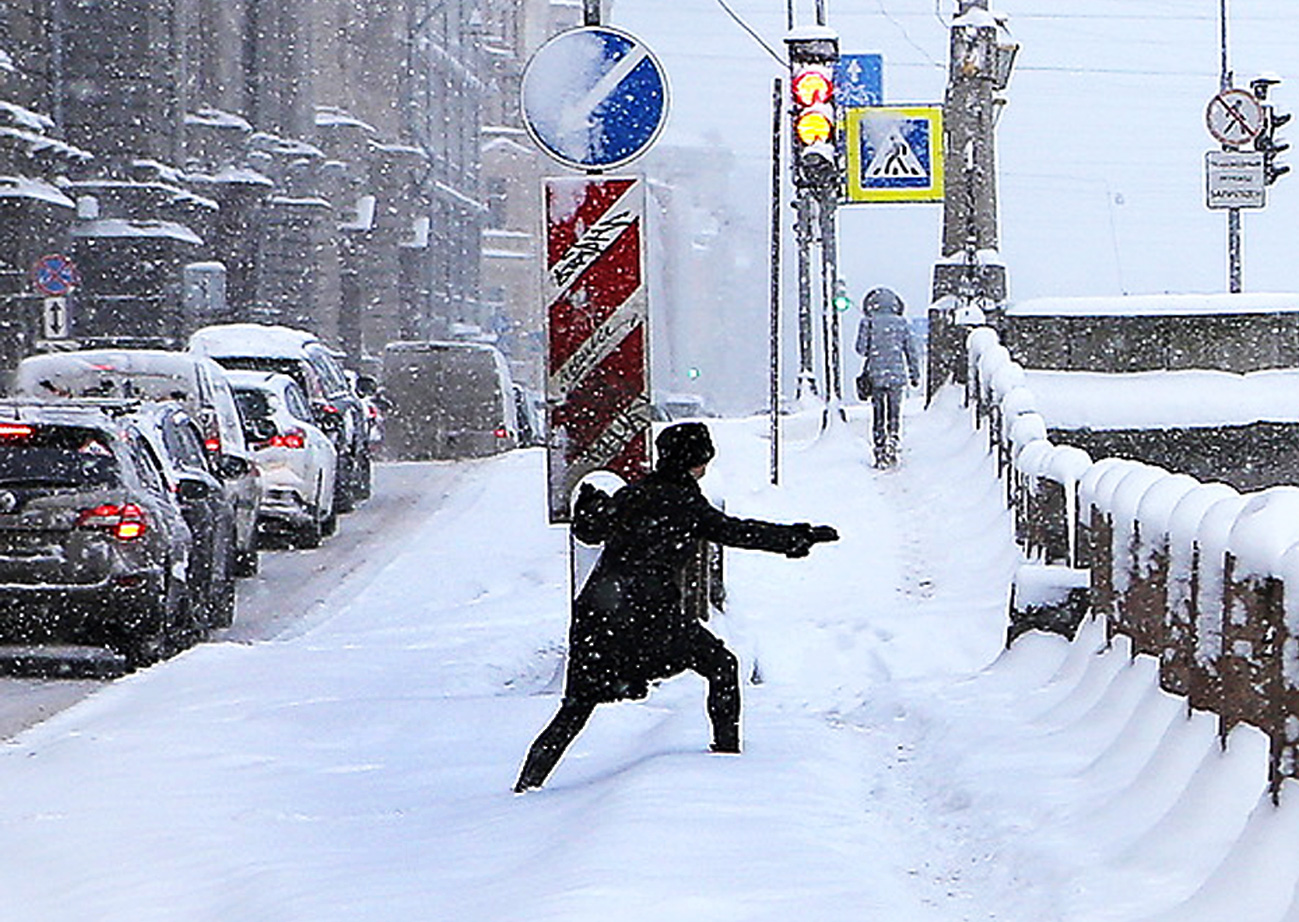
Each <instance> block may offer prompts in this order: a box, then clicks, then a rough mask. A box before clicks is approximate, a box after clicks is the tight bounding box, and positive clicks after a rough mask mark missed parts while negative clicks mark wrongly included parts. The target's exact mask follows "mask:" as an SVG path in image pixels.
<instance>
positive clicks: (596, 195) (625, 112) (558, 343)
mask: <svg viewBox="0 0 1299 922" xmlns="http://www.w3.org/2000/svg"><path fill="white" fill-rule="evenodd" d="M522 106H523V122H524V125H525V126H526V128H527V130H528V134H529V135H530V136H531V137H532V139H533V140H534V141H535V142H536V143H537V146H538V147H540V148H541V150H542V151H544V152H545V153H546V154H547V155H548V156H550V157H551V158H552V159H554V160H556V161H557V162H559V163H560V164H562V165H564V166H566V167H569V168H571V169H574V170H580V171H583V172H585V173H587V174H588V175H587V176H586V177H568V178H557V179H548V180H546V181H545V188H544V194H545V214H546V274H545V281H544V291H545V298H546V304H545V309H546V334H547V337H546V338H547V362H546V405H547V408H548V410H549V422H550V426H549V433H550V434H549V438H548V444H547V467H548V474H547V476H548V481H549V489H548V510H549V516H550V521H551V522H552V523H560V522H567V521H569V520H570V518H571V514H572V509H571V503H572V497H573V493H574V491H575V490H576V488H577V485H578V484H579V483H580V482H581V480H582V478H584V477H585V476H586V475H587V474H590V473H592V472H594V471H597V470H606V471H611V472H613V473H615V474H617V475H619V476H620V477H622V479H623V480H625V481H629V482H630V481H634V480H637V479H639V478H640V477H641V476H642V475H644V473H645V472H646V471H647V470H648V468H649V428H650V421H651V420H650V389H649V339H650V337H649V300H648V297H647V294H646V287H645V267H644V263H645V258H644V252H645V234H644V223H645V183H644V181H643V180H642V179H641V178H640V177H635V176H603V175H595V174H603V173H604V172H605V171H606V170H613V169H618V168H620V167H622V166H624V165H626V164H627V163H629V162H631V161H632V160H634V159H635V158H636V157H639V156H640V155H641V154H643V153H644V152H645V151H646V150H648V149H649V147H650V145H651V144H653V143H654V141H655V140H656V139H657V138H658V136H659V133H660V132H661V131H662V130H663V126H664V124H665V122H666V120H667V108H668V85H667V77H666V75H665V73H664V71H663V68H662V67H661V66H660V64H659V62H658V60H657V59H656V58H655V57H654V55H653V54H651V53H650V51H649V49H648V48H646V47H645V46H644V45H643V44H642V43H641V42H640V41H639V39H637V38H635V37H634V36H632V35H629V34H628V33H626V32H621V31H618V30H616V29H610V28H608V27H605V26H600V25H588V26H586V27H584V28H580V29H572V30H570V31H568V32H563V33H561V34H559V35H557V36H555V37H554V38H553V39H551V40H550V41H549V42H547V43H546V44H545V45H543V46H542V47H541V48H540V49H539V50H538V51H537V53H536V54H535V55H533V57H532V59H531V60H530V61H529V62H528V66H527V68H526V70H525V71H524V74H523V92H522Z"/></svg>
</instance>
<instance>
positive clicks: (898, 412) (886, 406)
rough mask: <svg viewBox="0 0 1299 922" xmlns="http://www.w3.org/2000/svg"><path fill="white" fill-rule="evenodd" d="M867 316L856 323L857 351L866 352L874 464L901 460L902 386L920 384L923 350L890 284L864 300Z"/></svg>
mask: <svg viewBox="0 0 1299 922" xmlns="http://www.w3.org/2000/svg"><path fill="white" fill-rule="evenodd" d="M862 311H863V312H864V313H865V316H864V317H862V319H861V324H860V325H859V326H858V327H857V354H858V355H861V356H865V358H866V363H865V365H864V366H863V368H862V373H863V374H864V375H865V376H866V377H867V378H868V379H869V380H870V385H871V404H872V411H871V416H872V420H873V428H874V437H875V466H876V467H893V466H894V465H896V464H897V463H898V439H899V432H900V430H901V424H902V388H903V387H905V386H906V385H907V384H908V383H910V385H911V386H912V387H918V386H919V384H920V353H919V350H918V349H917V348H916V341H915V337H913V336H912V335H911V328H910V326H908V325H907V321H906V319H905V318H904V317H903V316H902V311H903V304H902V299H901V298H899V297H898V296H897V294H896V293H895V292H893V291H891V290H890V289H888V288H876V289H874V290H872V291H871V292H870V293H869V294H867V295H866V297H865V299H863V301H862Z"/></svg>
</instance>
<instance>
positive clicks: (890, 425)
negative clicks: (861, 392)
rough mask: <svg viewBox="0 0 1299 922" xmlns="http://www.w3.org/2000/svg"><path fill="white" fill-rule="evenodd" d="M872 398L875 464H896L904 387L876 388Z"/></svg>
mask: <svg viewBox="0 0 1299 922" xmlns="http://www.w3.org/2000/svg"><path fill="white" fill-rule="evenodd" d="M871 397H872V409H871V416H872V417H873V419H872V420H871V422H872V423H873V426H872V429H873V430H874V435H875V463H876V464H894V463H896V462H897V460H898V433H899V432H900V430H901V428H902V386H901V385H894V386H891V387H879V386H876V388H875V392H874V393H873V394H872V395H871Z"/></svg>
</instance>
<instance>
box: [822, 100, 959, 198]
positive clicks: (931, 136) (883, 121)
mask: <svg viewBox="0 0 1299 922" xmlns="http://www.w3.org/2000/svg"><path fill="white" fill-rule="evenodd" d="M844 126H845V129H846V133H845V139H846V140H845V145H846V147H847V151H846V153H847V155H848V157H847V159H848V170H847V174H848V175H847V181H848V182H847V186H848V189H847V198H848V201H849V202H941V201H942V200H943V110H942V107H940V106H871V107H868V108H859V109H848V110H846V112H845V114H844Z"/></svg>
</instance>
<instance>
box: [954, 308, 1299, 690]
mask: <svg viewBox="0 0 1299 922" xmlns="http://www.w3.org/2000/svg"><path fill="white" fill-rule="evenodd" d="M1284 297H1285V296H1280V295H1260V296H1257V297H1255V298H1253V299H1250V300H1248V301H1247V302H1243V303H1241V304H1240V306H1241V307H1244V306H1245V304H1248V305H1249V306H1250V307H1251V308H1252V307H1258V308H1260V309H1261V308H1262V307H1263V306H1264V305H1266V304H1270V303H1273V302H1279V301H1280V300H1281V299H1283V298H1284ZM1053 300H1055V299H1053ZM1218 300H1219V299H1218V298H1217V296H1204V297H1203V298H1200V297H1199V296H1197V297H1196V298H1187V299H1183V301H1182V303H1183V304H1184V305H1191V304H1200V303H1207V302H1217V301H1218ZM966 347H967V359H968V366H969V370H970V374H971V381H972V383H973V385H974V387H975V388H976V389H977V393H978V397H979V399H980V401H981V402H983V403H984V404H986V405H987V406H989V407H996V408H997V412H998V414H999V415H1000V429H1001V432H1000V436H1001V438H1002V440H1003V442H1004V443H1005V444H1006V446H1007V449H1008V453H1009V455H1010V457H1011V458H1012V459H1013V462H1014V468H1015V470H1016V471H1018V472H1019V473H1020V474H1022V475H1024V476H1026V477H1030V478H1046V479H1049V480H1052V481H1055V482H1057V483H1060V484H1062V485H1064V487H1065V495H1066V498H1067V501H1069V503H1070V504H1071V506H1070V511H1069V520H1070V530H1071V532H1072V522H1073V521H1074V516H1075V514H1076V515H1078V516H1080V517H1081V519H1082V522H1083V524H1086V525H1090V524H1091V513H1092V510H1093V509H1096V510H1098V511H1100V512H1101V513H1102V514H1103V515H1105V516H1107V517H1108V518H1109V519H1110V520H1111V521H1112V523H1113V527H1114V532H1115V534H1114V539H1115V542H1116V544H1115V547H1116V548H1119V547H1126V546H1127V543H1126V542H1128V541H1129V540H1130V539H1131V536H1132V532H1133V529H1134V528H1138V529H1140V533H1141V536H1142V540H1143V541H1159V542H1166V544H1167V551H1168V553H1169V556H1170V565H1179V566H1180V565H1183V564H1185V563H1186V560H1187V559H1188V557H1189V553H1190V551H1189V550H1188V549H1189V548H1194V547H1198V548H1199V549H1200V552H1201V558H1202V560H1201V563H1202V565H1204V564H1208V565H1209V566H1208V567H1207V568H1206V569H1207V578H1208V579H1209V580H1210V582H1212V581H1213V580H1218V581H1220V580H1221V572H1220V571H1221V561H1222V559H1223V557H1224V555H1225V554H1226V553H1227V552H1230V553H1231V554H1232V556H1233V558H1234V559H1235V561H1236V564H1235V566H1236V574H1237V575H1238V576H1242V577H1246V576H1248V577H1268V576H1271V577H1278V578H1282V579H1284V578H1286V577H1287V576H1291V577H1293V578H1295V579H1299V487H1274V488H1271V489H1269V490H1263V491H1260V492H1257V493H1251V494H1247V495H1241V494H1240V493H1238V492H1237V491H1235V490H1234V489H1232V488H1231V487H1229V486H1227V485H1225V484H1220V483H1210V484H1204V483H1201V482H1199V481H1198V480H1196V479H1195V478H1193V477H1190V476H1188V475H1186V474H1177V473H1170V472H1169V471H1166V470H1164V469H1162V468H1159V467H1155V466H1153V465H1149V464H1143V463H1141V462H1138V461H1131V460H1127V459H1122V458H1102V459H1100V460H1093V459H1092V458H1090V457H1089V456H1088V455H1087V453H1086V452H1084V451H1081V450H1080V449H1077V448H1071V447H1066V446H1057V445H1054V444H1052V443H1051V442H1050V441H1049V440H1048V439H1047V437H1046V436H1047V427H1046V422H1045V420H1044V419H1043V417H1042V416H1041V415H1040V414H1039V413H1038V412H1037V397H1036V395H1035V394H1034V393H1033V391H1032V388H1031V385H1028V384H1026V383H1025V382H1026V380H1027V379H1026V376H1025V372H1024V369H1023V367H1022V366H1020V365H1019V364H1018V363H1017V362H1015V361H1014V359H1013V358H1012V356H1011V355H1010V352H1009V351H1008V350H1007V349H1006V347H1005V346H1003V345H1002V344H1001V341H1000V340H999V338H998V337H997V334H996V332H995V331H994V330H992V329H991V328H989V327H978V328H975V329H974V330H972V331H971V332H970V333H969V335H968V336H967V339H966ZM1186 380H1189V379H1186ZM1206 380H1209V379H1206ZM1075 495H1076V498H1077V509H1076V512H1075V510H1074V508H1073V507H1072V503H1073V501H1074V497H1075ZM1215 561H1216V563H1215ZM1147 562H1148V561H1147ZM1296 585H1299V583H1297V584H1296ZM1208 588H1213V587H1212V586H1210V587H1208ZM1290 595H1292V596H1296V597H1299V592H1297V593H1290ZM1295 605H1296V609H1295V612H1294V617H1295V621H1296V625H1297V626H1299V600H1296V601H1295ZM1213 642H1214V641H1213V638H1209V640H1208V641H1207V643H1209V644H1210V645H1211V644H1212V643H1213ZM1296 656H1299V651H1296ZM1296 671H1299V664H1297V665H1296Z"/></svg>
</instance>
